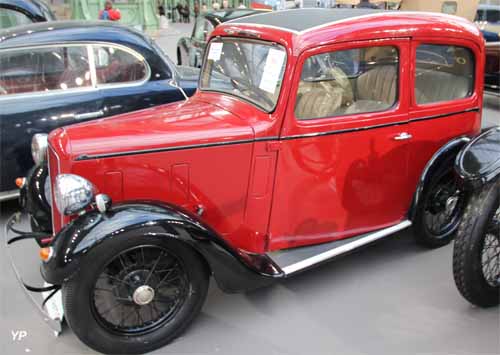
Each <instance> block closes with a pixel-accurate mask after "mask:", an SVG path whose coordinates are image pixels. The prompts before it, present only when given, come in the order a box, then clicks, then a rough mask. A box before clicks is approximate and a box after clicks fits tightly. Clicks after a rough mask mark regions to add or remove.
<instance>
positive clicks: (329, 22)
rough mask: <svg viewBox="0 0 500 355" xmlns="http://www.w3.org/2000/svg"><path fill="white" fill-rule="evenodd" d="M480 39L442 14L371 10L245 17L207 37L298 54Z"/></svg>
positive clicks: (464, 24) (463, 22)
mask: <svg viewBox="0 0 500 355" xmlns="http://www.w3.org/2000/svg"><path fill="white" fill-rule="evenodd" d="M444 33H446V37H447V38H455V39H457V40H460V41H465V40H470V41H472V42H474V43H476V44H478V46H481V43H482V42H483V41H484V40H483V37H482V35H481V32H480V31H479V28H478V27H477V26H476V25H475V24H474V23H472V22H470V21H469V20H467V19H465V18H462V17H458V16H453V15H447V14H442V13H435V12H423V11H384V10H374V9H329V10H327V9H318V8H316V9H313V8H311V9H295V10H283V11H276V12H272V13H267V14H259V15H254V16H249V17H245V18H241V19H237V20H233V21H229V22H226V23H224V24H222V25H220V26H218V27H217V28H216V29H215V30H214V31H213V32H212V33H211V35H210V36H211V38H213V37H217V36H227V35H229V36H243V37H252V38H260V39H262V40H266V41H272V42H276V43H280V44H283V45H284V46H285V47H289V48H291V49H292V50H293V51H295V50H298V51H299V52H301V51H303V50H305V49H308V48H314V47H317V46H318V45H319V44H326V43H333V42H352V41H361V40H372V39H381V38H410V37H416V36H421V37H422V36H424V37H436V36H437V37H442V36H443V34H444Z"/></svg>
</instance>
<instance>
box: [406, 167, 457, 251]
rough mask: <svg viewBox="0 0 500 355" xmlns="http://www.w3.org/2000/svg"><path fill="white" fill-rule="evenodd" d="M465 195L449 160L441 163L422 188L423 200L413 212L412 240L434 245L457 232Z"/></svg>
mask: <svg viewBox="0 0 500 355" xmlns="http://www.w3.org/2000/svg"><path fill="white" fill-rule="evenodd" d="M466 199H467V196H466V193H465V192H463V191H461V190H460V188H459V186H458V184H457V180H456V178H455V175H454V171H453V165H452V164H451V163H448V164H443V166H442V168H441V169H440V170H439V171H438V172H437V173H436V174H434V176H433V177H432V178H431V180H430V182H429V184H428V185H427V186H426V187H425V188H424V190H423V196H422V203H421V205H420V206H419V208H418V210H417V212H416V215H415V220H414V222H415V223H414V224H415V239H416V240H417V242H418V243H419V244H422V245H424V246H427V247H431V248H437V247H440V246H443V245H446V244H448V243H449V242H450V241H451V240H452V239H453V238H454V237H455V235H456V232H457V229H458V225H459V223H460V218H461V217H462V214H463V210H464V208H465V202H466Z"/></svg>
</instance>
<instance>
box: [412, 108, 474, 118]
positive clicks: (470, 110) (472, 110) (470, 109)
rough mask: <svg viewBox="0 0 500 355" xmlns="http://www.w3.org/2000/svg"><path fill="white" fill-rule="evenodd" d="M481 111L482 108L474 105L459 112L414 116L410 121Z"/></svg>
mask: <svg viewBox="0 0 500 355" xmlns="http://www.w3.org/2000/svg"><path fill="white" fill-rule="evenodd" d="M480 111H481V109H480V108H479V107H474V108H469V109H467V110H463V111H458V112H451V113H443V114H440V115H434V116H425V117H420V118H413V119H411V120H410V122H419V121H425V120H433V119H435V118H441V117H448V116H454V115H459V114H461V113H468V112H480Z"/></svg>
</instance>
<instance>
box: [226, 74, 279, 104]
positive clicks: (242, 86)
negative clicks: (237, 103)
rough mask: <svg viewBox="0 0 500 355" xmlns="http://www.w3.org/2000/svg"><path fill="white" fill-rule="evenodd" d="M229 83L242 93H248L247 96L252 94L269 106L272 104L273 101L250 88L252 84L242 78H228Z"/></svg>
mask: <svg viewBox="0 0 500 355" xmlns="http://www.w3.org/2000/svg"><path fill="white" fill-rule="evenodd" d="M230 80H231V84H232V85H233V87H234V88H235V89H237V90H239V91H241V92H242V93H248V96H253V97H255V98H256V99H261V100H262V101H265V102H266V103H267V104H268V105H269V106H274V102H273V101H272V100H271V99H270V98H269V97H267V96H266V95H265V94H264V93H262V92H260V91H257V90H252V89H251V88H252V84H251V83H250V82H249V81H247V80H244V79H238V80H236V79H234V78H230Z"/></svg>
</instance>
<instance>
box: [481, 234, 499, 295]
mask: <svg viewBox="0 0 500 355" xmlns="http://www.w3.org/2000/svg"><path fill="white" fill-rule="evenodd" d="M481 265H482V271H483V276H484V279H485V280H486V282H487V283H488V284H490V285H491V286H493V287H495V286H498V282H499V278H500V240H499V238H498V237H497V236H495V235H492V234H486V236H485V238H484V241H483V249H482V253H481Z"/></svg>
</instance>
